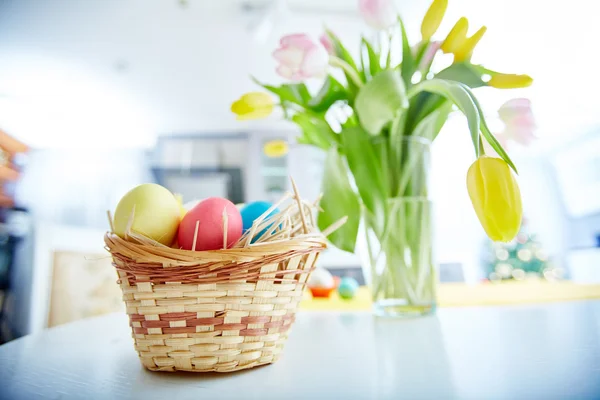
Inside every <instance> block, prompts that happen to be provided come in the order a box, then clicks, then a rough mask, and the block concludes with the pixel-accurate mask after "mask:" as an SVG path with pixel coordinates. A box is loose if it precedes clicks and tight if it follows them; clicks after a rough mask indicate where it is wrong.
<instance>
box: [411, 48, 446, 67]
mask: <svg viewBox="0 0 600 400" xmlns="http://www.w3.org/2000/svg"><path fill="white" fill-rule="evenodd" d="M441 46H442V42H441V41H433V42H431V43H429V44H428V45H427V49H425V53H423V57H422V58H421V62H419V71H421V73H425V74H426V73H427V72H429V70H428V69H429V67H430V66H431V63H432V62H433V59H434V57H435V55H436V54H437V52H438V50H439V49H440V47H441ZM415 50H416V49H415ZM414 53H415V51H413V54H414Z"/></svg>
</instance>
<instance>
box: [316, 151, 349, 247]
mask: <svg viewBox="0 0 600 400" xmlns="http://www.w3.org/2000/svg"><path fill="white" fill-rule="evenodd" d="M320 205H321V208H322V209H323V212H320V213H319V215H318V218H317V223H318V225H319V228H320V229H321V230H323V229H326V228H327V227H329V226H330V225H331V224H333V223H334V222H336V221H338V220H340V219H341V218H343V217H345V216H347V217H348V221H347V222H346V223H345V224H344V225H343V226H342V227H341V228H340V229H338V230H337V231H335V232H334V233H332V234H331V235H330V236H329V241H330V242H331V243H333V245H334V246H336V247H337V248H339V249H341V250H345V251H349V252H353V251H354V247H355V245H356V235H357V234H358V225H359V222H360V203H359V201H358V197H357V194H356V193H355V192H354V190H352V186H351V185H350V181H349V179H348V170H347V168H346V165H345V163H344V160H343V158H342V156H341V155H340V154H339V153H338V150H337V149H336V148H335V147H331V148H330V149H329V151H328V152H327V158H326V159H325V170H324V175H323V198H322V199H321V203H320Z"/></svg>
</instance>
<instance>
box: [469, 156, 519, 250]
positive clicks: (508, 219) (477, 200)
mask: <svg viewBox="0 0 600 400" xmlns="http://www.w3.org/2000/svg"><path fill="white" fill-rule="evenodd" d="M467 189H468V191H469V197H470V198H471V202H472V203H473V208H474V209H475V213H476V214H477V217H478V218H479V222H481V225H482V226H483V229H484V230H485V232H486V233H487V235H488V236H489V237H490V239H492V240H494V241H501V242H510V241H511V240H512V239H514V237H515V236H516V235H517V233H518V232H519V228H520V227H521V218H522V215H523V207H522V205H521V192H520V191H519V185H518V184H517V181H516V179H515V177H514V176H513V174H512V172H511V171H510V167H509V166H508V164H506V162H505V161H504V160H502V159H500V158H495V157H487V156H482V157H480V158H479V159H477V161H475V162H474V163H473V165H471V167H470V168H469V171H468V172H467Z"/></svg>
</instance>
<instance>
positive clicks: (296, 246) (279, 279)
mask: <svg viewBox="0 0 600 400" xmlns="http://www.w3.org/2000/svg"><path fill="white" fill-rule="evenodd" d="M292 187H293V189H294V193H288V194H287V195H286V196H284V197H283V198H282V199H281V200H280V201H279V202H277V203H276V204H274V205H273V207H272V209H270V210H268V211H266V212H265V213H264V214H263V215H262V216H260V217H259V218H257V219H256V221H255V222H254V224H253V226H252V228H251V229H249V230H248V231H247V232H246V233H245V234H244V235H243V236H242V237H241V238H240V240H239V241H238V242H237V243H236V244H235V245H234V246H233V247H231V248H229V249H227V248H224V249H221V250H213V251H188V250H182V249H177V248H170V247H167V246H164V245H161V244H160V243H157V242H154V241H152V240H151V239H148V238H146V237H144V236H142V235H140V234H138V233H136V232H132V231H131V230H130V229H128V230H127V233H126V235H125V238H124V239H123V238H120V237H119V236H117V235H115V234H114V233H112V232H109V233H107V234H106V235H105V238H104V241H105V244H106V249H107V250H108V251H109V252H110V253H111V255H112V258H113V265H114V266H115V268H116V270H117V273H118V276H119V280H118V283H119V284H120V286H121V289H122V291H123V300H124V301H125V304H126V312H127V314H128V315H129V319H130V325H131V328H132V331H133V338H134V341H135V349H136V350H137V352H138V355H139V357H140V360H141V362H142V364H143V365H144V366H145V367H146V368H148V369H150V370H157V371H178V370H181V371H194V372H208V371H217V372H230V371H236V370H240V369H246V368H252V367H254V366H257V365H263V364H268V363H272V362H274V361H276V360H277V359H278V357H279V354H280V353H281V351H282V349H283V344H284V342H285V340H286V339H287V334H288V330H289V328H290V326H291V324H292V322H293V321H294V316H295V313H296V310H297V308H298V304H299V302H300V300H301V298H302V294H303V291H304V286H305V284H306V280H307V279H308V276H309V274H310V272H311V271H312V270H313V269H314V265H315V263H316V261H317V258H318V255H319V253H320V252H321V251H322V250H324V249H325V248H326V246H327V243H326V239H325V237H326V236H327V235H328V234H330V233H331V232H333V231H335V230H336V229H337V228H339V227H340V226H341V225H342V224H343V223H344V222H345V219H342V220H340V221H338V222H336V223H334V224H333V225H332V226H330V227H329V228H327V229H326V230H324V231H323V232H319V231H318V229H317V224H316V222H315V214H316V211H317V210H318V200H317V201H316V202H307V201H305V200H302V199H301V197H300V196H299V194H298V191H297V188H296V185H295V184H294V182H293V181H292ZM275 207H281V208H282V211H281V212H279V213H277V214H275V215H273V216H270V217H268V215H269V214H270V212H271V211H272V210H274V209H275ZM109 221H111V219H110V215H109ZM223 222H224V226H225V227H226V226H227V223H226V222H227V221H226V220H224V221H223ZM265 229H266V233H265V234H263V235H257V234H258V233H259V232H261V231H263V230H265ZM226 235H227V232H226V230H225V232H224V243H227V238H226ZM257 236H259V237H257ZM253 240H254V241H253Z"/></svg>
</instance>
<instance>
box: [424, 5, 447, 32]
mask: <svg viewBox="0 0 600 400" xmlns="http://www.w3.org/2000/svg"><path fill="white" fill-rule="evenodd" d="M446 7H448V0H433V3H431V5H430V6H429V9H428V10H427V13H425V17H423V22H422V23H421V36H423V40H429V39H431V37H432V36H433V34H434V33H435V31H437V30H438V28H439V27H440V24H441V23H442V19H443V18H444V14H445V13H446Z"/></svg>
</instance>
